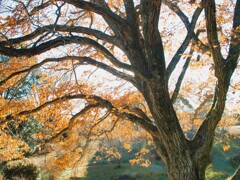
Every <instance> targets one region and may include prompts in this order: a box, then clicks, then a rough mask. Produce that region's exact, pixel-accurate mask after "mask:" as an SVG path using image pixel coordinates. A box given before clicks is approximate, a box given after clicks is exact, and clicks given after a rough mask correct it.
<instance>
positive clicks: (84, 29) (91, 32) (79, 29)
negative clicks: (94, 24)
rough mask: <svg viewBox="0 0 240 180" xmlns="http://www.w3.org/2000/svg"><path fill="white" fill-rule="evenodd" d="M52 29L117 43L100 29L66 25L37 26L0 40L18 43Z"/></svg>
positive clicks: (11, 43) (8, 43)
mask: <svg viewBox="0 0 240 180" xmlns="http://www.w3.org/2000/svg"><path fill="white" fill-rule="evenodd" d="M52 31H60V32H69V33H73V32H74V33H84V34H87V35H91V36H94V37H96V38H97V39H101V40H103V41H106V42H108V43H111V44H114V45H115V46H117V45H118V43H117V40H116V37H114V36H109V35H107V34H105V33H103V32H102V31H99V30H95V29H91V28H87V27H82V26H68V25H47V26H43V27H39V28H37V29H36V30H35V31H33V32H32V33H30V34H28V35H26V36H23V37H19V38H14V39H8V40H7V41H1V44H2V45H10V46H11V45H14V44H20V43H22V42H25V41H29V40H33V39H34V38H36V37H37V36H39V35H41V34H43V33H45V32H52Z"/></svg>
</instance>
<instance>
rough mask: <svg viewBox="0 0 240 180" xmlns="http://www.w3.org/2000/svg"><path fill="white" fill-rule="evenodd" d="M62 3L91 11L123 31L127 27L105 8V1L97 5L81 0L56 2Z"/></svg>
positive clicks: (124, 22)
mask: <svg viewBox="0 0 240 180" xmlns="http://www.w3.org/2000/svg"><path fill="white" fill-rule="evenodd" d="M58 1H64V2H67V3H69V4H71V5H74V6H75V7H77V8H80V9H84V10H86V11H92V12H94V13H96V14H99V15H101V16H102V17H103V18H104V19H105V20H106V21H107V22H108V21H110V22H111V23H114V27H119V28H121V29H125V28H126V26H127V23H126V21H125V20H124V19H123V18H121V17H120V16H118V15H116V14H115V13H113V12H112V11H111V10H110V8H107V6H106V5H105V1H103V2H100V3H99V4H98V3H91V2H86V1H83V0H58Z"/></svg>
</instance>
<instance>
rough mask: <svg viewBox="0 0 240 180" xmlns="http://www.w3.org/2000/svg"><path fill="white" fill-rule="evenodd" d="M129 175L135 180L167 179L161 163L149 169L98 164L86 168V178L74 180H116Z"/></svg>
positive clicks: (127, 165)
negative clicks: (135, 179)
mask: <svg viewBox="0 0 240 180" xmlns="http://www.w3.org/2000/svg"><path fill="white" fill-rule="evenodd" d="M124 174H129V175H132V176H135V177H136V178H137V179H148V180H158V179H161V180H165V179H167V175H166V168H165V166H164V165H163V164H162V163H159V164H153V165H151V166H150V167H149V168H144V167H140V166H138V165H135V166H131V165H130V164H129V163H122V164H121V167H120V168H119V167H117V166H116V164H112V163H109V164H98V165H93V166H90V167H89V168H88V173H87V174H86V177H83V178H75V180H78V179H94V180H114V179H118V178H119V176H120V175H124Z"/></svg>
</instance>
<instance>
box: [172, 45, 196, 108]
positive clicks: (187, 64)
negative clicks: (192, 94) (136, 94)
mask: <svg viewBox="0 0 240 180" xmlns="http://www.w3.org/2000/svg"><path fill="white" fill-rule="evenodd" d="M192 54H193V50H192V49H191V51H190V55H192ZM191 58H192V57H188V58H187V59H186V62H185V63H184V65H183V68H182V72H181V74H180V75H179V77H178V80H177V83H176V87H175V89H174V91H173V95H172V98H171V100H172V103H173V104H174V103H175V101H176V100H177V96H178V94H179V92H180V88H181V85H182V81H183V78H184V76H185V74H186V72H187V69H188V66H189V63H190V61H191Z"/></svg>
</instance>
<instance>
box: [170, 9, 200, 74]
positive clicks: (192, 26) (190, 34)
mask: <svg viewBox="0 0 240 180" xmlns="http://www.w3.org/2000/svg"><path fill="white" fill-rule="evenodd" d="M201 12H202V8H197V9H196V10H195V12H194V14H193V17H192V21H191V23H189V26H188V27H187V30H188V34H187V36H186V37H185V39H184V41H183V43H182V44H181V46H180V47H179V49H178V50H177V52H176V53H175V55H174V56H173V58H172V60H171V62H170V63H169V65H168V67H167V77H168V79H169V78H170V76H171V74H172V72H173V71H174V69H175V67H176V65H177V64H178V62H179V61H180V59H181V55H182V54H183V53H184V52H185V50H186V49H187V47H188V45H189V43H190V42H191V39H192V37H193V35H194V29H195V26H196V23H197V20H198V17H199V15H200V14H201ZM196 36H198V35H196Z"/></svg>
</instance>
